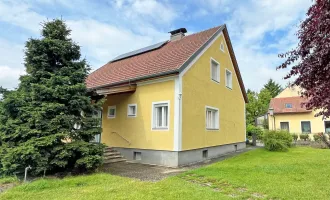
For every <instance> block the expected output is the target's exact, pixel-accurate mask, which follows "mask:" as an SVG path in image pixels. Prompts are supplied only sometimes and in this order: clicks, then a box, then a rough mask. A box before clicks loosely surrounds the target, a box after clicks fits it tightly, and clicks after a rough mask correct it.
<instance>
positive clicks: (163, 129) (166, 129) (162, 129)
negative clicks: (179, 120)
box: [152, 127, 169, 131]
mask: <svg viewBox="0 0 330 200" xmlns="http://www.w3.org/2000/svg"><path fill="white" fill-rule="evenodd" d="M152 130H153V131H168V130H169V128H168V127H164V128H152Z"/></svg>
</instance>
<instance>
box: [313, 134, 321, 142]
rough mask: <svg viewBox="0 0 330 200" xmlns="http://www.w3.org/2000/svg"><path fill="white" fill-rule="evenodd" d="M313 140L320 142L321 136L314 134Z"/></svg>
mask: <svg viewBox="0 0 330 200" xmlns="http://www.w3.org/2000/svg"><path fill="white" fill-rule="evenodd" d="M313 138H314V141H315V142H320V141H321V135H320V134H314V135H313Z"/></svg>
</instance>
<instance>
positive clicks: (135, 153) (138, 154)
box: [133, 152, 142, 160]
mask: <svg viewBox="0 0 330 200" xmlns="http://www.w3.org/2000/svg"><path fill="white" fill-rule="evenodd" d="M133 159H134V160H142V153H141V152H134V158H133Z"/></svg>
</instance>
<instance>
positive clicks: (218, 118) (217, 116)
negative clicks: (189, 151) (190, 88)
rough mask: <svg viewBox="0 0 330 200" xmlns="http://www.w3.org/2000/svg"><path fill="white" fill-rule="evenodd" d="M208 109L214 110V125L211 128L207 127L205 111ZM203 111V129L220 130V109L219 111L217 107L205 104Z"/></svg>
mask: <svg viewBox="0 0 330 200" xmlns="http://www.w3.org/2000/svg"><path fill="white" fill-rule="evenodd" d="M208 110H211V111H212V110H213V111H216V116H215V117H216V119H215V122H216V124H215V127H214V128H213V127H212V128H211V127H207V124H208V123H207V114H206V113H207V111H208ZM204 113H205V129H206V130H208V131H218V130H220V111H219V108H215V107H212V106H205V110H204Z"/></svg>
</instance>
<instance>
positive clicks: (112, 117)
mask: <svg viewBox="0 0 330 200" xmlns="http://www.w3.org/2000/svg"><path fill="white" fill-rule="evenodd" d="M115 118H116V116H108V119H115Z"/></svg>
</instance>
